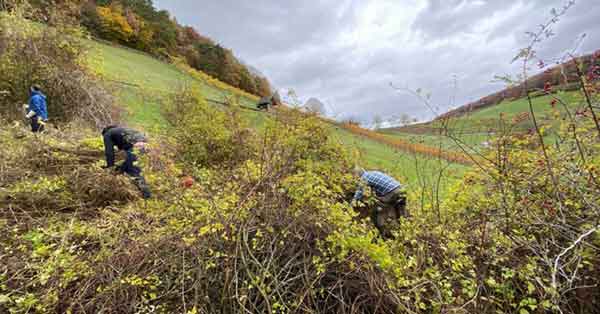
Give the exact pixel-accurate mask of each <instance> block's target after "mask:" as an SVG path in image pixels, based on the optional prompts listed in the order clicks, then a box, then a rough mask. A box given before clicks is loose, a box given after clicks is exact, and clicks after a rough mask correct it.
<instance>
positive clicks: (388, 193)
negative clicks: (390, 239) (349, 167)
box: [354, 168, 407, 234]
mask: <svg viewBox="0 0 600 314" xmlns="http://www.w3.org/2000/svg"><path fill="white" fill-rule="evenodd" d="M355 172H356V175H357V176H358V177H360V181H361V182H360V183H361V184H360V185H359V186H358V188H357V190H356V193H354V201H360V200H362V198H363V194H364V190H363V189H364V188H363V186H364V185H366V186H368V187H369V188H371V190H373V192H375V197H376V198H377V200H378V201H379V202H380V203H381V204H382V205H383V207H384V208H381V207H376V208H375V209H373V210H372V211H371V220H372V222H373V224H374V225H375V226H376V227H377V229H378V230H379V231H380V233H381V234H384V230H383V227H384V220H385V217H393V218H395V219H399V218H400V217H406V216H407V213H406V193H405V191H404V188H403V187H402V185H401V184H400V183H399V182H398V181H396V179H394V178H392V177H390V176H389V175H387V174H385V173H382V172H380V171H365V170H364V169H361V168H357V169H356V170H355Z"/></svg>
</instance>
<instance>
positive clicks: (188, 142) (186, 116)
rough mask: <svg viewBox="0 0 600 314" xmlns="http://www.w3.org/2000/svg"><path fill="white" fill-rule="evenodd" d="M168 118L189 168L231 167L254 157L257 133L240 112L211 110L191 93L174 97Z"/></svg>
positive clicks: (211, 108)
mask: <svg viewBox="0 0 600 314" xmlns="http://www.w3.org/2000/svg"><path fill="white" fill-rule="evenodd" d="M165 116H166V117H167V119H168V121H169V123H170V124H171V126H172V137H173V138H174V139H175V140H176V141H177V144H178V145H177V146H178V154H179V156H180V158H181V159H182V160H184V161H185V162H186V163H188V164H189V165H194V166H198V167H211V166H218V167H231V166H233V165H236V164H238V163H239V162H242V161H244V160H246V159H248V158H250V157H251V155H252V152H251V150H252V147H253V146H254V144H253V140H254V138H253V137H252V133H253V131H252V130H251V129H249V128H248V127H246V125H245V123H244V122H243V121H242V120H241V118H240V116H239V112H238V111H237V110H220V109H219V108H216V107H213V106H209V105H208V104H207V103H206V102H205V101H204V99H203V98H202V97H201V96H199V95H197V94H195V93H194V92H192V91H191V90H189V89H183V90H182V91H181V92H179V93H176V94H174V95H173V96H172V97H171V101H170V105H169V107H168V109H167V110H166V113H165Z"/></svg>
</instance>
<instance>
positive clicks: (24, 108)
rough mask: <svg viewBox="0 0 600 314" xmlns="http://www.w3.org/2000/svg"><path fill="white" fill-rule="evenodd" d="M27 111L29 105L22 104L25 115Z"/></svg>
mask: <svg viewBox="0 0 600 314" xmlns="http://www.w3.org/2000/svg"><path fill="white" fill-rule="evenodd" d="M28 111H29V105H28V104H23V112H25V114H27V112H28Z"/></svg>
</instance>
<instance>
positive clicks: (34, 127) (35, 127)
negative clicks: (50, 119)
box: [31, 116, 44, 133]
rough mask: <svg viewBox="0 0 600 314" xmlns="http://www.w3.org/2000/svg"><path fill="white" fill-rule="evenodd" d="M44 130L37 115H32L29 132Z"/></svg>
mask: <svg viewBox="0 0 600 314" xmlns="http://www.w3.org/2000/svg"><path fill="white" fill-rule="evenodd" d="M42 131H44V125H43V124H40V120H39V117H38V116H33V117H32V118H31V132H33V133H40V132H42Z"/></svg>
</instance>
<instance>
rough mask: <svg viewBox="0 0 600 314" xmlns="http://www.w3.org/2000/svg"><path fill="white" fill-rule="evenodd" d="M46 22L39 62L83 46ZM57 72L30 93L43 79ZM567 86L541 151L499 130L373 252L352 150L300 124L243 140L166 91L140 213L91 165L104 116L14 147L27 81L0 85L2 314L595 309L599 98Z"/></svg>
mask: <svg viewBox="0 0 600 314" xmlns="http://www.w3.org/2000/svg"><path fill="white" fill-rule="evenodd" d="M0 19H1V22H2V26H3V27H2V33H1V34H0V35H1V37H0V47H2V48H3V49H6V48H5V47H13V48H10V49H19V47H20V44H16V43H15V42H14V41H15V40H16V39H18V40H19V42H22V43H27V42H30V41H33V42H37V39H38V38H39V37H37V36H42V35H40V33H39V32H36V31H35V28H34V29H32V30H31V31H22V30H21V29H22V28H21V25H25V24H22V20H21V17H20V16H19V13H18V12H17V13H11V14H7V13H5V14H3V15H2V16H1V17H0ZM63 27H64V26H63V25H62V24H60V23H58V24H55V25H54V26H53V27H51V28H49V29H48V30H47V31H46V32H44V35H43V36H45V37H44V40H45V44H44V45H46V46H47V48H44V49H39V50H38V56H37V58H41V59H40V60H53V59H56V60H63V59H62V58H61V55H62V54H63V53H65V52H64V51H65V49H66V50H68V49H67V48H68V47H78V48H77V49H78V51H79V49H83V50H81V51H79V53H85V51H84V48H82V47H79V45H78V41H79V38H80V37H79V36H81V35H80V34H81V33H80V32H74V31H69V32H67V31H65V30H64V29H63ZM46 33H49V34H52V36H49V35H45V34H46ZM15 36H16V37H15ZM10 49H9V50H6V51H9V52H10V51H12V50H10ZM15 51H18V50H15ZM56 54H58V55H56ZM19 58H20V56H19V54H18V53H7V54H3V55H2V57H1V58H0V68H2V69H10V73H8V74H6V73H7V72H5V71H2V72H1V75H17V74H14V73H20V72H19V71H21V70H23V68H24V67H27V64H25V63H24V62H22V61H21V60H19ZM66 60H71V62H76V58H65V62H66ZM57 62H58V61H57ZM68 65H69V66H68V67H66V69H71V66H73V67H74V66H75V65H74V64H70V63H69V64H68ZM43 69H45V68H43ZM56 71H60V69H58V68H54V66H53V65H52V64H51V65H50V67H49V68H48V70H43V71H37V70H36V72H35V73H36V77H35V79H36V80H40V81H43V82H53V79H54V78H55V77H56V73H57V72H56ZM59 73H60V72H59ZM80 75H81V76H78V77H79V78H80V79H81V80H84V81H85V82H90V84H93V86H94V88H97V89H98V93H99V94H100V95H104V94H109V93H108V92H107V91H105V90H104V89H103V88H102V85H99V84H97V83H96V82H95V79H94V78H93V76H90V74H88V72H86V71H83V72H81V74H80ZM15 77H17V76H15ZM19 77H20V76H19ZM62 77H63V78H64V76H62ZM582 79H583V80H584V83H585V84H584V85H583V86H582V89H581V92H582V97H580V98H578V99H577V100H575V101H577V102H580V104H579V103H578V104H576V105H577V106H579V107H581V108H588V114H587V115H586V114H574V113H573V114H571V112H570V111H569V110H570V109H569V108H570V107H568V106H564V107H565V108H566V110H567V112H569V114H568V115H566V116H565V115H563V114H560V113H559V112H558V108H559V106H557V108H556V110H557V113H556V115H555V116H556V117H557V119H558V121H557V122H558V123H559V124H560V128H559V129H560V130H559V134H560V140H559V141H557V142H556V144H555V145H552V146H547V145H540V143H539V140H540V137H539V134H538V132H539V133H541V134H542V135H543V133H544V132H545V130H543V128H542V129H539V130H537V132H534V133H532V134H528V135H526V136H519V137H515V136H514V135H513V134H510V133H506V134H499V135H498V138H497V139H496V140H495V141H493V143H491V146H492V148H493V149H490V150H489V152H487V153H485V155H484V157H485V158H482V159H481V160H479V164H478V165H477V166H476V167H474V168H473V169H472V171H470V172H469V173H468V174H467V175H465V177H464V179H463V180H461V181H460V182H458V183H457V184H456V185H455V186H453V187H451V189H450V191H449V192H448V193H447V195H448V197H447V198H446V199H445V200H443V201H442V203H441V204H439V205H438V206H436V207H435V208H433V207H431V206H427V205H426V206H422V207H421V206H419V207H417V206H414V205H412V206H410V207H409V209H410V210H409V211H410V213H411V216H410V217H409V218H406V219H405V218H402V219H401V220H400V222H399V223H398V225H397V226H396V227H394V228H392V229H391V230H390V231H391V232H392V233H394V235H395V236H394V239H389V240H383V239H381V238H380V237H379V236H378V232H377V230H376V229H375V228H374V227H373V226H372V225H371V224H370V222H369V221H368V220H366V219H363V218H361V215H360V214H359V213H358V212H356V211H355V210H354V209H353V208H352V207H351V205H350V203H349V202H348V201H349V198H348V195H352V192H353V191H354V189H355V187H356V184H357V180H356V178H354V177H353V176H352V169H353V168H354V166H355V164H356V163H357V162H358V160H357V157H356V155H357V154H356V153H355V152H354V150H353V149H352V148H351V147H347V146H343V145H342V144H340V143H339V142H337V141H336V140H335V138H334V136H333V134H332V133H331V128H330V127H329V126H328V125H326V124H325V123H324V122H323V120H321V119H319V118H318V117H316V116H313V115H307V114H305V113H301V112H299V111H296V110H282V111H281V112H279V113H277V114H275V115H273V116H272V118H270V119H268V120H267V121H266V123H265V125H264V127H262V128H260V129H250V128H249V127H248V125H247V124H246V122H245V121H244V117H243V116H242V115H240V114H239V112H237V111H236V110H239V108H236V107H235V106H231V107H213V106H210V105H208V104H206V103H205V102H204V101H203V99H202V95H198V94H197V92H196V91H191V90H187V89H185V88H183V89H182V90H181V91H178V92H177V93H176V94H175V95H173V96H172V97H170V98H169V100H168V101H166V103H165V104H164V105H165V107H164V109H165V110H164V113H163V114H164V116H165V118H166V120H167V121H168V123H169V126H168V127H166V128H165V129H166V130H165V133H164V134H158V133H156V134H151V136H150V137H151V139H152V140H151V143H150V144H151V148H152V149H151V150H150V153H149V154H147V155H145V156H143V157H142V158H141V166H142V168H143V169H144V171H145V176H146V178H147V180H148V183H149V184H150V186H152V188H153V195H154V196H155V197H154V198H153V199H152V200H149V201H144V200H141V199H140V198H139V196H138V193H137V191H136V189H135V187H134V186H132V184H131V182H130V181H129V180H128V179H126V178H124V177H120V176H114V175H113V174H112V173H109V172H106V170H103V169H101V166H102V165H103V163H104V161H103V160H102V140H101V138H100V137H99V135H98V129H97V128H96V127H95V123H98V122H99V121H104V120H105V119H108V118H104V117H105V116H104V114H105V113H104V112H101V114H98V115H97V114H96V113H94V112H89V111H86V112H85V113H86V114H78V115H71V114H64V115H60V117H61V119H58V120H57V121H56V124H57V128H52V129H50V130H49V131H48V133H47V134H44V135H42V136H36V135H33V134H30V133H29V132H27V131H26V130H25V128H24V127H23V126H22V124H20V123H19V122H14V121H15V119H17V118H16V117H17V116H18V113H17V112H16V111H15V110H18V107H17V106H14V102H15V101H16V99H19V97H22V95H21V96H18V95H15V96H12V94H11V93H12V91H19V90H20V89H21V88H22V86H26V85H27V84H28V82H25V83H23V82H22V81H20V80H17V79H13V80H6V81H5V80H4V77H3V78H2V84H4V85H2V86H1V88H2V89H4V90H7V91H11V93H9V96H1V97H0V108H1V109H2V111H1V112H2V116H1V118H2V120H3V121H2V122H1V123H0V125H1V127H0V155H1V156H2V158H1V159H0V246H1V247H0V312H7V313H186V314H188V313H189V314H192V313H215V312H222V313H265V312H270V313H520V314H525V313H555V312H556V313H559V312H560V313H594V312H597V311H598V308H600V304H599V302H600V289H598V285H599V284H600V249H599V248H600V232H598V229H599V228H600V225H599V224H600V205H599V204H600V202H599V199H600V157H599V156H600V155H599V153H600V129H598V128H597V127H596V125H595V123H594V119H593V115H592V113H593V111H594V110H595V109H594V108H595V107H596V106H597V105H596V104H597V103H598V100H599V95H598V91H599V86H598V85H597V84H596V83H593V82H588V81H586V80H587V79H586V78H582ZM22 84H24V85H22ZM52 86H54V85H52ZM56 88H57V89H58V90H61V89H60V85H59V84H57V85H56ZM3 95H4V94H3ZM12 97H14V98H12ZM56 97H57V99H63V98H60V95H58V96H56ZM553 97H555V99H556V102H557V103H558V104H563V103H564V102H565V100H564V99H562V98H560V95H559V94H557V95H554V96H553ZM93 99H97V98H95V97H94V98H93ZM102 99H104V98H102ZM61 101H62V100H61ZM69 103H70V102H69V101H67V100H65V101H64V104H63V105H59V104H61V102H59V101H58V100H57V103H56V104H57V106H59V107H61V106H65V107H64V108H69V107H68V104H69ZM102 104H105V105H106V107H103V108H107V109H111V108H112V109H114V106H115V105H114V104H113V103H112V102H110V101H107V102H104V101H103V102H102ZM548 106H550V104H548ZM590 110H591V111H592V113H590V112H589V111H590ZM188 111H190V112H193V114H183V113H187V112H188ZM65 112H66V113H68V112H69V111H67V110H66V109H65ZM109 112H112V110H109ZM534 112H535V110H534ZM117 117H118V116H117ZM111 119H113V118H111ZM115 119H116V118H115ZM563 119H564V120H563ZM208 120H211V121H215V123H210V124H209V123H206V121H208ZM216 122H218V123H216ZM542 138H543V137H542ZM542 149H543V150H544V153H545V154H540V152H541V150H542ZM188 177H191V178H193V179H194V181H195V183H193V184H191V181H190V180H189V179H187V178H188ZM182 178H186V181H185V184H182V180H181V179H182ZM418 194H419V191H412V192H411V195H410V198H411V199H412V200H413V201H414V200H415V198H416V197H417V195H418ZM372 199H373V198H372V196H370V195H368V197H367V200H368V201H369V200H372ZM368 201H367V202H368ZM411 203H413V204H414V202H409V204H411Z"/></svg>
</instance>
